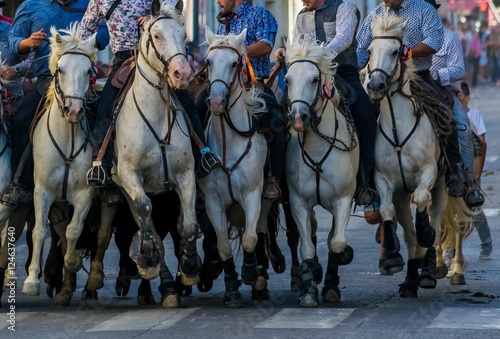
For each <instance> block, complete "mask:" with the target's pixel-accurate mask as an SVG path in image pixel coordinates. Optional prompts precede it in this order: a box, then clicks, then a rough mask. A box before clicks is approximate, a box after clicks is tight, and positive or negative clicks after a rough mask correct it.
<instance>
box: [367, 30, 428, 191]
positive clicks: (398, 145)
mask: <svg viewBox="0 0 500 339" xmlns="http://www.w3.org/2000/svg"><path fill="white" fill-rule="evenodd" d="M375 39H391V40H397V41H399V43H400V45H401V46H402V45H403V41H402V40H401V38H399V37H397V36H378V37H374V38H373V40H375ZM400 50H401V49H400ZM399 66H400V67H399ZM398 67H399V68H400V71H399V76H398V78H397V79H396V80H394V81H393V77H394V75H395V74H396V71H397V69H398ZM405 67H406V66H405V64H404V63H402V62H401V52H400V53H399V56H398V58H397V61H396V65H395V66H394V68H393V70H392V71H391V73H390V74H388V73H387V72H386V71H385V70H383V69H382V68H375V69H373V70H371V69H370V64H369V63H368V76H369V77H371V76H372V74H373V73H374V72H376V71H378V72H381V73H382V74H384V75H385V76H386V85H387V90H388V91H389V89H390V85H391V84H392V83H394V82H398V88H397V89H396V90H394V91H393V92H390V93H386V95H385V98H386V99H387V102H388V104H389V110H390V112H391V123H392V136H393V139H391V138H390V137H389V136H388V135H387V134H386V133H385V132H384V130H383V129H382V124H380V123H379V130H380V133H381V134H382V136H383V137H384V139H385V140H387V142H389V144H391V146H392V147H393V148H394V151H395V152H396V154H397V157H398V166H399V172H400V173H401V180H402V182H403V188H404V190H405V191H406V192H408V193H413V192H414V191H415V190H411V189H409V188H408V185H407V183H406V176H405V173H404V170H403V161H402V151H403V146H404V145H406V143H407V142H408V140H410V138H411V137H412V136H413V134H414V133H415V131H416V130H417V127H418V125H419V123H420V118H421V115H420V114H414V115H415V117H416V119H415V124H414V125H413V127H412V129H411V131H410V133H408V135H407V136H406V138H405V139H404V140H403V141H402V142H400V141H399V140H400V139H399V135H398V130H397V126H396V117H395V114H394V107H393V105H392V100H391V98H392V97H393V96H394V95H395V94H396V93H399V94H401V95H402V96H404V97H406V98H408V99H409V100H410V102H411V103H412V105H413V112H417V109H418V108H417V105H416V104H415V101H414V99H413V97H412V96H411V95H408V94H406V93H404V91H403V86H404V84H405V82H403V77H404V73H405Z"/></svg>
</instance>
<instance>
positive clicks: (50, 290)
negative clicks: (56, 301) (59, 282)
mask: <svg viewBox="0 0 500 339" xmlns="http://www.w3.org/2000/svg"><path fill="white" fill-rule="evenodd" d="M54 290H55V288H54V287H52V286H50V285H49V284H47V285H46V286H45V293H46V294H47V297H49V298H50V299H52V298H54Z"/></svg>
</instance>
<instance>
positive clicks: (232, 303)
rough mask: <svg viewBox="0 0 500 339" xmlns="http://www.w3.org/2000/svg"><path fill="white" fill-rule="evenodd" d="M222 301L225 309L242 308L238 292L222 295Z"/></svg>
mask: <svg viewBox="0 0 500 339" xmlns="http://www.w3.org/2000/svg"><path fill="white" fill-rule="evenodd" d="M222 301H223V302H224V306H226V307H227V308H241V307H242V306H243V302H242V300H241V294H240V292H238V291H233V292H226V293H224V298H223V299H222Z"/></svg>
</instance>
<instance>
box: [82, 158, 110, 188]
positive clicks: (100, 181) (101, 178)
mask: <svg viewBox="0 0 500 339" xmlns="http://www.w3.org/2000/svg"><path fill="white" fill-rule="evenodd" d="M110 180H111V177H110V176H109V174H108V171H107V170H106V169H105V168H104V167H103V166H102V162H101V161H94V162H93V163H92V167H91V168H90V169H89V170H88V171H87V185H90V186H94V187H104V186H106V184H107V183H108V182H109V181H110Z"/></svg>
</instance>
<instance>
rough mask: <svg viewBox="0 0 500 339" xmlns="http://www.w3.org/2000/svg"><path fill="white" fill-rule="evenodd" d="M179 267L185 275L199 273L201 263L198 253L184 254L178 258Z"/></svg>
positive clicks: (194, 275)
mask: <svg viewBox="0 0 500 339" xmlns="http://www.w3.org/2000/svg"><path fill="white" fill-rule="evenodd" d="M180 268H181V271H182V273H184V274H185V275H186V276H187V277H189V278H193V277H196V276H197V275H199V274H200V271H201V268H202V264H201V258H200V256H199V255H198V253H196V252H195V253H194V255H189V256H188V255H186V254H184V255H183V256H182V257H181V260H180Z"/></svg>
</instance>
